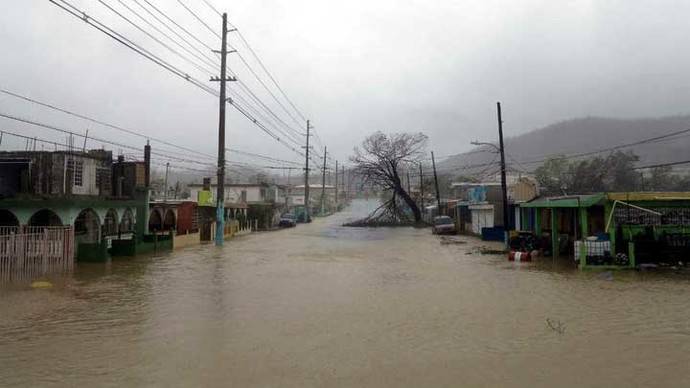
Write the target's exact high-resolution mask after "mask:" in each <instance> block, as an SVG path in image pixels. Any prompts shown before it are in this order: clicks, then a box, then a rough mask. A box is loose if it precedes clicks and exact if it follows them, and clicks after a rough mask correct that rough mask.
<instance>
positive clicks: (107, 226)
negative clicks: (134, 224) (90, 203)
mask: <svg viewBox="0 0 690 388" xmlns="http://www.w3.org/2000/svg"><path fill="white" fill-rule="evenodd" d="M119 221H120V218H119V217H118V214H117V210H115V209H113V208H110V209H108V211H107V212H106V213H105V217H104V218H103V235H104V236H114V235H117V234H118V232H119V230H120V225H119V224H120V222H119Z"/></svg>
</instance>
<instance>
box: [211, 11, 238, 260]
mask: <svg viewBox="0 0 690 388" xmlns="http://www.w3.org/2000/svg"><path fill="white" fill-rule="evenodd" d="M227 38H228V14H227V13H223V36H222V39H221V47H220V51H216V50H214V52H216V53H220V78H218V77H211V81H220V106H219V113H218V178H217V179H218V190H217V192H216V246H219V247H220V246H223V241H224V238H225V234H224V233H225V103H226V101H227V100H226V98H225V83H226V81H236V79H235V78H227V77H226V73H225V70H226V65H225V63H226V57H227V55H228V49H227Z"/></svg>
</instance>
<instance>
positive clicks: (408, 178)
mask: <svg viewBox="0 0 690 388" xmlns="http://www.w3.org/2000/svg"><path fill="white" fill-rule="evenodd" d="M407 194H409V195H410V196H412V189H411V188H410V170H409V169H408V170H407Z"/></svg>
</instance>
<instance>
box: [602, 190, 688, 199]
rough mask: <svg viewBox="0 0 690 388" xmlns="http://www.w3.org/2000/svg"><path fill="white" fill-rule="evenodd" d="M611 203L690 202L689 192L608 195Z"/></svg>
mask: <svg viewBox="0 0 690 388" xmlns="http://www.w3.org/2000/svg"><path fill="white" fill-rule="evenodd" d="M607 198H608V199H609V200H611V201H614V200H618V201H690V192H688V191H675V192H674V191H666V192H630V193H608V194H607Z"/></svg>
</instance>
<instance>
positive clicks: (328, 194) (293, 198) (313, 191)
mask: <svg viewBox="0 0 690 388" xmlns="http://www.w3.org/2000/svg"><path fill="white" fill-rule="evenodd" d="M322 194H324V206H325V207H326V208H330V207H331V206H333V205H334V204H335V186H331V185H325V186H322V185H320V184H310V185H309V205H310V209H312V213H313V212H314V211H319V210H320V208H321V197H322ZM289 196H290V203H291V204H292V205H294V206H304V185H298V186H294V187H292V188H291V189H290V193H289Z"/></svg>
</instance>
